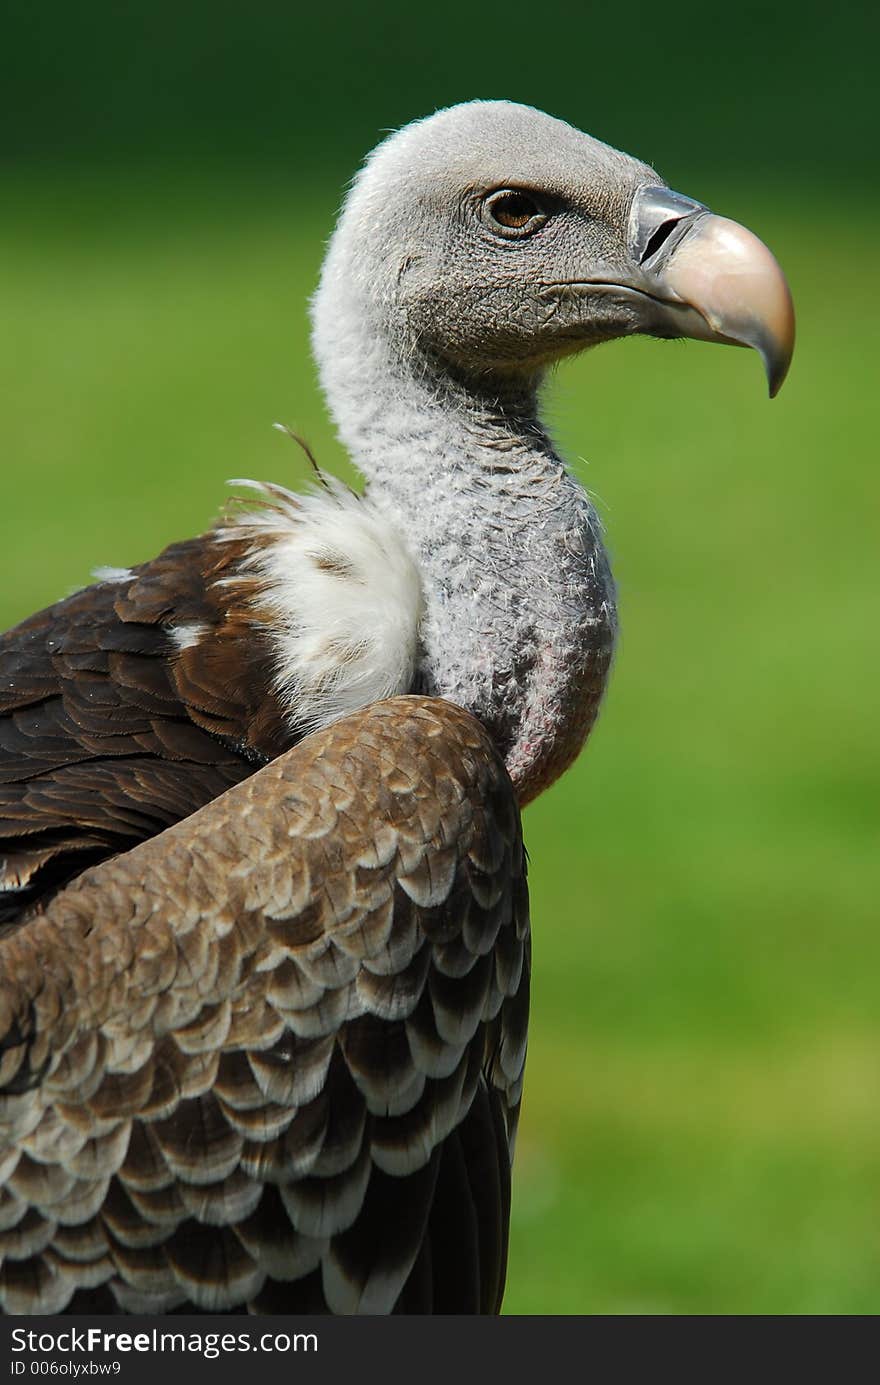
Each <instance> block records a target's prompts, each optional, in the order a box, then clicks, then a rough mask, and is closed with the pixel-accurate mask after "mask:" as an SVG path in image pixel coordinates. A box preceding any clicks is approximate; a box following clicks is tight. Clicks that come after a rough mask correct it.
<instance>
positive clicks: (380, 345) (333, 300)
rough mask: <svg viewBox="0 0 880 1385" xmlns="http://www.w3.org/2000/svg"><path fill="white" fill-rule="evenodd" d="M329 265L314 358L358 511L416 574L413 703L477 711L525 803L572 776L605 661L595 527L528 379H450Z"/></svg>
mask: <svg viewBox="0 0 880 1385" xmlns="http://www.w3.org/2000/svg"><path fill="white" fill-rule="evenodd" d="M352 285H353V276H351V275H350V274H346V273H345V272H344V269H342V270H341V269H340V266H339V265H338V263H336V262H335V261H334V256H333V253H332V252H331V256H330V257H329V259H328V264H327V267H325V272H324V276H323V279H322V283H321V287H320V289H319V291H318V294H317V295H316V299H315V303H314V344H315V354H316V357H317V359H318V362H319V366H320V371H321V381H322V384H323V387H324V390H325V392H326V395H327V399H328V402H329V405H330V409H331V412H332V413H333V416H334V418H335V420H336V423H337V425H338V429H339V433H340V436H341V438H342V441H343V443H344V444H345V446H346V447H347V449H348V451H349V454H350V456H351V458H352V461H353V462H354V463H355V465H356V466H357V467H358V468H359V470H360V471H362V472H363V474H364V476H365V477H366V481H367V491H366V493H367V497H368V500H369V501H370V502H371V503H372V504H373V505H374V506H376V507H377V508H378V509H379V510H381V511H382V512H383V513H384V514H385V515H386V516H387V517H388V518H389V519H391V520H392V521H393V522H394V523H395V524H396V526H397V527H398V529H399V531H400V533H401V535H402V536H403V538H404V540H405V541H406V543H407V545H408V546H409V548H410V551H411V553H412V555H413V557H414V559H415V562H416V564H417V566H418V568H419V570H420V573H421V576H422V584H423V593H424V616H423V619H422V624H421V649H420V654H419V660H418V667H417V678H416V690H418V691H422V692H426V693H429V694H433V695H437V696H441V697H445V698H447V699H449V700H450V701H452V702H455V703H458V704H459V705H460V706H463V707H466V708H467V709H468V710H470V711H472V712H473V713H474V714H475V715H476V716H477V717H478V718H479V719H480V720H481V721H482V722H483V724H484V725H486V726H487V727H488V729H489V730H490V732H491V733H492V734H493V736H494V738H495V740H496V743H497V744H498V746H499V749H500V750H501V752H502V754H503V755H504V756H505V760H506V763H507V767H508V769H509V771H510V774H511V777H512V778H513V781H514V784H515V785H516V788H517V791H518V793H519V796H520V800H521V802H527V801H528V800H529V799H531V798H533V797H535V795H536V794H537V793H539V792H540V791H541V790H542V789H543V788H545V787H546V786H547V785H548V784H549V783H551V782H552V781H553V780H554V779H555V778H557V777H558V775H559V774H560V773H561V772H562V771H563V770H564V769H565V768H567V766H568V765H569V764H570V763H571V761H572V760H573V759H574V758H575V756H576V755H577V753H578V751H579V750H580V749H581V747H582V745H583V743H584V741H585V739H586V737H587V735H588V733H589V730H590V728H591V726H592V724H593V721H594V720H595V717H596V713H597V711H598V708H599V702H600V700H601V696H602V693H603V691H604V687H605V683H606V681H607V676H608V672H609V668H610V664H611V657H612V651H613V645H614V635H615V628H616V616H615V607H614V588H613V582H612V578H611V573H610V569H609V566H608V562H607V558H606V555H605V551H604V548H603V546H602V540H601V525H600V523H599V520H598V517H597V515H596V513H595V511H594V509H593V507H592V505H591V504H590V501H589V499H588V497H587V495H586V493H585V491H584V490H583V488H582V486H581V485H580V484H579V482H578V481H577V480H576V478H575V477H574V476H573V475H572V474H571V473H570V472H569V471H568V469H567V468H566V467H565V465H564V464H563V462H562V461H561V459H560V458H559V456H558V455H557V453H556V451H555V449H554V447H553V444H552V442H551V440H550V438H549V436H548V434H547V432H546V430H545V429H544V427H543V426H542V424H541V422H540V420H539V418H538V412H537V389H536V382H530V381H522V380H515V381H513V380H511V381H505V380H498V379H494V380H490V379H489V378H487V377H482V378H479V379H477V380H471V381H467V380H462V379H454V378H452V377H451V376H450V375H449V374H448V373H447V372H445V371H442V370H441V369H440V368H439V367H438V366H436V365H435V364H433V363H432V362H431V361H430V359H428V358H427V357H425V356H422V355H420V354H419V353H418V351H417V350H414V348H413V346H412V344H411V343H407V342H406V341H405V339H404V337H403V334H395V333H394V332H393V331H392V332H389V330H388V328H387V325H384V324H381V323H379V322H377V321H376V320H375V317H374V315H373V314H372V312H371V310H370V309H369V308H368V307H367V306H365V305H364V303H363V301H362V300H361V301H359V295H358V293H357V291H356V289H355V288H353V287H352Z"/></svg>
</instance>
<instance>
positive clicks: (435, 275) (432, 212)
mask: <svg viewBox="0 0 880 1385" xmlns="http://www.w3.org/2000/svg"><path fill="white" fill-rule="evenodd" d="M353 312H356V313H357V314H358V316H359V317H360V318H361V320H362V321H363V322H364V323H365V324H368V330H369V332H370V334H371V336H372V338H373V340H374V341H376V342H381V343H383V344H384V345H385V346H386V347H388V348H389V349H390V352H391V354H392V356H394V357H396V358H397V359H398V360H403V361H406V362H409V363H410V364H412V363H413V362H416V361H418V362H419V363H420V364H421V366H422V368H424V369H426V370H429V371H434V372H436V373H438V374H440V375H448V374H449V373H452V374H453V375H461V376H464V377H482V378H483V379H484V380H485V379H486V377H489V378H490V379H492V381H493V384H494V386H495V388H496V389H497V388H498V387H499V385H500V387H501V389H502V391H503V389H504V381H505V380H506V381H513V380H517V379H518V380H520V381H522V380H527V381H534V379H535V378H536V377H537V376H539V375H540V373H541V372H542V370H543V369H544V368H545V367H546V366H547V365H549V364H551V363H552V362H553V361H555V360H558V359H559V358H560V357H562V356H566V355H569V354H571V353H572V352H576V351H579V350H581V349H582V348H584V347H587V346H593V345H596V344H597V343H599V342H602V341H607V340H609V339H611V338H615V337H623V336H630V335H632V334H634V333H645V334H648V335H650V336H655V337H697V338H700V339H702V340H706V341H716V342H726V343H732V344H736V345H742V346H752V347H754V348H755V349H756V350H757V351H758V352H759V353H760V354H761V356H762V358H763V361H764V366H765V369H766V372H767V378H768V382H769V387H770V393H771V395H773V394H775V393H776V392H777V390H778V389H779V387H780V385H781V384H782V381H783V379H784V378H785V374H786V371H787V370H788V365H789V362H790V359H791V354H792V348H793V339H794V318H793V311H792V304H791V298H790V295H789V292H788V287H787V285H786V282H785V278H784V276H783V275H782V272H781V271H780V269H779V267H778V265H777V263H776V261H775V259H774V258H773V256H772V254H771V253H770V251H769V250H767V248H766V247H765V246H764V245H763V244H762V243H761V241H759V240H758V238H757V237H756V236H754V235H753V234H752V233H751V232H750V231H748V230H746V229H745V228H744V227H742V226H739V225H737V224H736V223H735V222H732V221H729V220H727V219H726V218H723V217H719V216H715V215H713V214H712V213H711V212H710V211H709V210H708V209H707V208H706V207H705V206H703V205H702V204H701V203H700V202H697V201H694V200H693V199H692V198H690V197H685V196H682V195H681V194H680V193H677V192H673V191H672V190H671V189H670V188H668V187H667V186H666V184H665V183H664V182H663V179H662V178H661V177H660V176H659V174H657V173H655V172H654V170H653V169H652V168H650V167H649V166H648V165H647V164H644V163H641V162H640V161H639V160H637V159H634V158H630V157H629V156H628V155H626V154H622V153H619V152H618V151H617V150H615V149H612V148H610V147H609V146H608V145H605V144H602V143H601V142H600V141H599V140H596V139H592V138H591V137H590V136H589V135H586V134H583V133H581V131H579V130H576V129H573V128H572V126H570V125H567V124H565V123H564V122H563V121H561V120H556V119H554V118H553V117H551V116H549V115H545V114H544V113H543V112H541V111H537V110H533V109H531V108H530V107H527V106H521V105H517V104H514V103H512V102H508V101H474V102H469V103H467V104H465V105H460V106H454V107H452V108H451V109H448V110H443V111H440V112H438V113H437V114H435V115H433V116H430V117H428V118H427V119H425V120H421V121H418V122H416V123H415V124H412V125H409V126H407V127H406V128H405V129H403V130H401V131H400V132H398V133H397V134H395V135H393V136H391V138H389V139H388V140H386V141H385V142H384V143H383V144H382V145H380V146H379V148H378V149H377V150H376V151H375V152H374V153H373V155H372V156H371V157H370V159H369V160H368V161H367V164H366V166H365V168H364V169H363V171H362V172H361V174H360V175H359V177H358V178H357V180H356V182H355V184H354V187H353V189H352V192H351V194H350V196H349V198H348V201H347V203H346V206H345V209H344V211H343V214H342V217H341V219H340V221H339V225H338V227H337V230H336V233H335V235H334V237H333V241H332V245H331V249H330V253H329V255H328V258H327V261H326V265H325V271H324V276H323V281H322V285H321V288H320V290H319V292H318V294H317V296H316V300H315V341H316V348H317V354H318V356H319V357H320V358H322V359H324V360H326V359H328V358H332V356H333V355H334V354H335V352H336V351H337V350H338V348H339V344H340V326H341V325H342V326H345V325H346V324H348V323H349V322H350V320H351V316H352V313H353Z"/></svg>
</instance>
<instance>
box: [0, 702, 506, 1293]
mask: <svg viewBox="0 0 880 1385" xmlns="http://www.w3.org/2000/svg"><path fill="white" fill-rule="evenodd" d="M0 965H2V975H3V978H4V980H3V982H2V987H0V1034H3V1035H5V1039H4V1041H3V1043H2V1045H0V1092H2V1095H0V1175H2V1191H0V1254H2V1256H3V1263H2V1268H0V1301H2V1304H3V1306H4V1308H5V1311H6V1312H9V1313H28V1312H30V1313H55V1312H75V1311H86V1310H88V1309H93V1310H95V1311H141V1312H143V1311H160V1312H164V1311H173V1310H175V1309H177V1308H182V1307H189V1308H191V1309H195V1310H201V1311H208V1312H210V1311H239V1310H241V1309H243V1308H245V1307H248V1308H249V1309H250V1311H255V1312H260V1313H276V1312H304V1311H324V1312H326V1311H331V1312H336V1313H375V1312H381V1313H385V1312H390V1311H404V1312H441V1311H447V1312H448V1311H461V1312H483V1313H487V1312H490V1313H491V1312H496V1311H498V1307H499V1304H500V1298H501V1292H502V1289H503V1282H504V1270H505V1262H506V1253H507V1252H506V1245H507V1240H506V1238H507V1222H508V1215H509V1173H510V1144H511V1140H512V1132H513V1129H514V1125H515V1120H516V1112H517V1109H518V1105H519V1099H520V1090H521V1081H522V1069H523V1064H524V1059H525V1021H526V1015H527V1008H528V911H527V894H526V888H525V861H524V853H523V849H522V841H521V835H520V825H519V814H518V810H517V806H516V802H515V798H514V794H513V789H512V786H511V784H510V781H509V779H508V777H507V773H506V771H505V769H504V766H503V763H502V762H501V760H500V758H499V756H498V754H497V752H496V751H495V750H494V748H493V746H492V744H491V742H490V741H489V738H488V736H487V735H486V733H485V732H484V731H483V729H482V728H481V727H480V726H479V724H478V723H477V722H476V721H475V720H474V719H473V718H472V717H471V716H469V715H468V714H467V713H465V712H463V711H461V710H460V709H458V708H455V707H453V706H451V705H450V704H448V703H444V702H441V701H438V700H430V699H423V698H415V697H405V698H395V699H392V700H390V701H388V702H384V703H379V704H376V705H375V706H373V707H371V708H369V709H367V710H365V711H363V712H360V713H358V714H356V715H355V716H352V717H350V718H347V719H346V720H344V721H342V722H339V723H337V724H336V725H335V726H333V727H331V728H330V729H328V730H326V731H323V732H320V733H317V734H315V735H313V736H311V737H308V738H307V739H306V740H305V741H303V742H302V743H301V744H300V745H299V746H297V747H296V748H295V749H293V750H291V751H289V752H288V753H286V754H285V755H283V756H281V757H280V758H279V759H277V760H275V761H274V762H273V763H272V764H270V765H268V766H267V767H266V768H264V769H262V770H261V771H259V773H257V774H255V775H254V776H253V777H252V778H250V779H248V780H247V781H246V782H244V783H241V784H239V785H237V786H236V787H234V788H232V789H230V790H229V791H228V792H227V793H226V794H224V795H223V796H222V797H221V798H219V799H217V800H216V801H215V802H213V803H211V804H209V805H208V806H207V807H205V808H203V809H202V810H201V811H199V812H198V813H196V814H195V815H194V816H193V817H192V818H190V819H188V820H187V821H186V822H183V823H180V824H178V825H177V826H174V827H171V828H170V829H168V830H167V831H165V832H164V833H163V834H162V835H161V836H159V837H156V838H154V839H153V840H152V841H149V842H146V843H144V844H143V845H141V846H138V847H136V848H135V849H134V850H132V851H131V852H129V853H128V854H126V855H123V856H118V857H116V858H115V859H114V860H112V861H107V862H104V863H102V864H101V865H98V866H96V867H94V868H93V869H91V870H89V871H88V872H86V873H85V874H83V875H81V876H80V877H79V878H78V879H77V880H76V881H74V882H73V883H72V884H71V885H69V886H68V887H67V888H66V889H65V890H64V891H63V892H62V893H60V894H59V895H58V896H56V898H55V899H54V900H52V901H51V902H50V903H49V905H48V907H47V908H46V910H45V913H43V914H41V915H40V916H38V917H36V918H35V919H33V920H32V922H31V923H30V924H29V926H28V927H27V928H23V929H18V930H16V931H15V932H13V933H12V934H11V935H10V936H8V937H7V938H5V939H4V940H2V942H0Z"/></svg>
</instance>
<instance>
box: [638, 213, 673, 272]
mask: <svg viewBox="0 0 880 1385" xmlns="http://www.w3.org/2000/svg"><path fill="white" fill-rule="evenodd" d="M680 220H681V218H680V217H673V218H672V219H671V220H670V221H663V222H661V223H660V225H659V226H658V227H657V230H656V231H654V232H653V233H652V234H651V238H650V240H649V241H648V244H647V245H646V246H645V251H644V254H643V255H642V258H641V259H640V260H639V264H644V263H645V261H646V260H650V258H651V256H652V255H656V254H657V251H658V250H659V249H660V247H661V245H663V243H664V242H665V241H667V240H668V239H669V237H670V235H671V234H672V232H673V231H674V230H675V228H676V226H677V225H678V223H679V221H680Z"/></svg>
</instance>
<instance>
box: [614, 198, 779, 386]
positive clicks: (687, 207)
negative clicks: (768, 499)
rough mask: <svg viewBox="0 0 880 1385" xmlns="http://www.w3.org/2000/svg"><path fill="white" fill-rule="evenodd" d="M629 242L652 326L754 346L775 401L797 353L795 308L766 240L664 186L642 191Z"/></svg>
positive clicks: (666, 331)
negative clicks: (648, 301) (652, 306)
mask: <svg viewBox="0 0 880 1385" xmlns="http://www.w3.org/2000/svg"><path fill="white" fill-rule="evenodd" d="M629 243H630V244H629V248H630V253H631V256H632V259H633V261H634V269H635V274H634V279H633V284H632V287H634V288H638V289H639V290H640V291H641V292H642V293H646V294H648V295H649V296H650V297H651V298H652V299H653V300H654V301H655V305H656V309H655V311H653V312H652V318H654V319H656V320H655V321H652V324H651V326H650V328H649V330H650V331H652V332H653V333H654V334H655V335H658V336H662V335H667V336H688V337H697V338H699V339H701V340H703V341H718V342H726V343H729V344H731V345H734V346H753V347H754V348H755V349H756V350H757V351H758V352H760V354H761V356H762V358H763V361H764V368H765V370H766V372H767V381H768V384H769V388H770V396H771V398H772V397H773V395H775V394H776V393H777V391H778V390H779V388H780V386H781V385H782V382H783V380H784V379H785V376H786V374H787V372H788V367H789V364H790V362H791V357H792V352H793V351H794V307H793V305H792V301H791V294H790V292H789V288H788V283H787V282H786V278H785V275H784V274H783V272H782V270H781V269H780V267H779V265H778V264H777V262H776V260H775V259H774V257H773V255H772V254H771V253H770V251H769V250H768V249H767V247H766V245H764V244H763V242H762V241H760V240H759V239H758V237H757V236H755V235H753V234H752V232H751V231H748V230H746V228H745V227H744V226H740V225H739V224H738V223H737V222H735V221H729V220H728V219H727V218H726V217H721V216H715V215H713V213H711V212H710V211H709V210H708V209H707V208H706V207H704V206H703V205H702V204H701V203H699V202H694V201H693V200H692V199H691V198H689V197H684V196H682V194H681V193H678V192H673V191H672V190H671V189H670V188H666V187H644V188H641V189H640V190H639V192H637V193H636V196H635V198H634V199H633V205H632V209H631V212H630V230H629ZM635 266H637V267H638V268H637V269H636V268H635Z"/></svg>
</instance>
